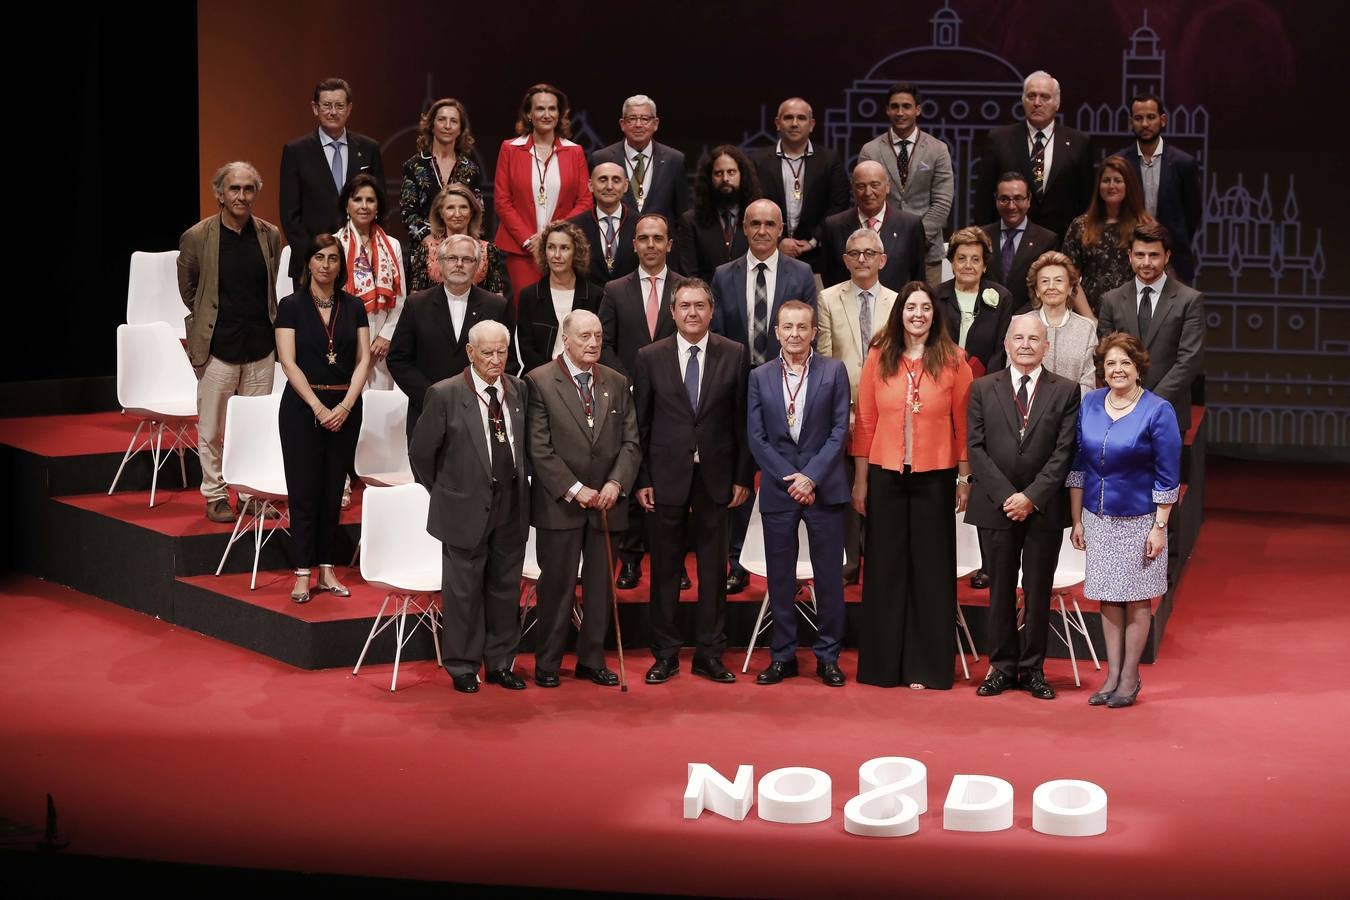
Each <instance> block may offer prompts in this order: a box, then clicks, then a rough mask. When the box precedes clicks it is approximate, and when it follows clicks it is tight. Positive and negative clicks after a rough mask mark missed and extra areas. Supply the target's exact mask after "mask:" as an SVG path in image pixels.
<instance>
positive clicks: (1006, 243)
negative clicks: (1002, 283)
mask: <svg viewBox="0 0 1350 900" xmlns="http://www.w3.org/2000/svg"><path fill="white" fill-rule="evenodd" d="M1016 243H1017V230H1016V229H1012V228H1005V229H1004V230H1003V260H1002V262H1003V277H1004V278H1007V277H1008V273H1009V272H1010V271H1012V264H1013V257H1014V256H1015V255H1016V254H1017V247H1016V246H1015V245H1016Z"/></svg>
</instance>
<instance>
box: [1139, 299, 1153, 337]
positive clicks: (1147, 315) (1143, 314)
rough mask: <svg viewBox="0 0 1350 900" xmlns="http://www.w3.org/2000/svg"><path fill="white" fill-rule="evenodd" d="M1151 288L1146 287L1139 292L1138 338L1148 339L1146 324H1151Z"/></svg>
mask: <svg viewBox="0 0 1350 900" xmlns="http://www.w3.org/2000/svg"><path fill="white" fill-rule="evenodd" d="M1152 296H1153V288H1151V287H1146V288H1144V289H1143V290H1142V291H1140V292H1139V340H1141V341H1147V340H1148V326H1149V325H1151V324H1153V301H1152V300H1151V299H1150V298H1151V297H1152Z"/></svg>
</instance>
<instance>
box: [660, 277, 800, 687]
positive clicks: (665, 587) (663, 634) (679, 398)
mask: <svg viewBox="0 0 1350 900" xmlns="http://www.w3.org/2000/svg"><path fill="white" fill-rule="evenodd" d="M794 262H795V260H794ZM801 265H802V266H803V267H805V264H804V263H803V264H801ZM671 313H672V316H673V318H674V320H675V327H676V329H677V333H676V334H673V335H671V336H670V337H667V338H662V339H661V340H659V341H656V342H655V343H653V344H650V345H648V346H646V347H643V348H642V350H640V351H639V352H638V357H637V368H636V372H635V378H634V390H633V396H634V399H635V401H636V403H637V418H638V433H639V436H640V439H641V441H642V465H641V467H640V468H639V469H638V481H637V483H638V491H637V499H638V502H639V503H641V504H642V507H643V509H645V510H647V512H648V513H649V514H650V516H649V519H650V523H649V533H650V536H651V548H652V585H651V597H650V611H651V629H652V641H651V645H652V655H653V656H654V657H655V662H653V663H652V666H651V668H650V669H648V670H647V683H648V684H660V683H661V682H663V681H667V680H669V679H670V678H671V677H672V676H674V675H675V674H676V673H677V672H679V670H680V660H679V653H680V644H681V641H680V632H679V629H678V628H677V627H676V625H675V608H676V606H677V605H678V603H679V581H680V564H681V562H682V560H683V558H684V548H685V546H686V544H685V539H686V537H689V538H691V539H692V540H693V542H694V551H695V554H696V557H697V561H698V604H697V606H696V607H695V610H694V623H695V631H696V647H695V650H694V661H693V666H692V669H691V671H692V672H693V673H694V674H695V675H701V676H703V677H705V678H709V679H711V680H713V681H717V682H731V681H735V680H736V676H735V675H733V674H732V673H731V672H730V671H728V670H727V667H726V666H724V665H723V664H722V652H723V651H724V650H725V649H726V643H727V638H726V582H725V580H724V579H725V574H726V561H727V510H728V509H729V508H732V507H737V506H740V505H742V504H744V503H745V502H746V500H748V499H749V497H750V488H751V484H752V480H753V477H754V469H753V463H752V461H751V458H750V449H749V447H748V446H747V444H746V437H745V421H746V418H745V417H746V387H747V381H748V379H749V374H750V372H749V368H748V364H747V358H746V351H745V347H744V346H742V345H741V344H738V343H736V342H735V341H730V340H727V339H726V338H723V337H721V336H719V335H716V334H712V333H710V331H709V326H710V325H711V324H712V314H713V313H712V292H711V290H710V289H709V288H708V285H707V284H705V283H704V282H702V281H699V280H698V279H690V280H689V281H686V282H685V283H684V284H682V285H680V287H679V289H678V290H677V291H676V293H675V301H674V303H673V304H672V305H671Z"/></svg>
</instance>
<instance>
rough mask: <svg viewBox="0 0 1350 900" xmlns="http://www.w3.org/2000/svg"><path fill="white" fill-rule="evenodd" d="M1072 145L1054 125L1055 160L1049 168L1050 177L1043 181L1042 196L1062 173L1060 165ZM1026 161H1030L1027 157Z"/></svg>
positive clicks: (1062, 169) (1062, 168)
mask: <svg viewBox="0 0 1350 900" xmlns="http://www.w3.org/2000/svg"><path fill="white" fill-rule="evenodd" d="M1072 143H1073V142H1072V141H1070V140H1069V139H1068V138H1067V137H1065V136H1064V134H1063V133H1062V132H1061V131H1060V129H1059V126H1058V125H1056V126H1055V158H1054V160H1053V161H1052V164H1051V166H1050V177H1049V178H1047V179H1046V180H1045V190H1043V191H1042V192H1041V193H1042V194H1045V193H1046V192H1047V191H1049V190H1050V185H1052V184H1054V183H1055V181H1056V179H1057V178H1059V175H1060V173H1061V172H1063V171H1064V167H1063V166H1062V165H1061V164H1062V163H1063V162H1064V161H1065V160H1066V159H1067V158H1068V156H1069V147H1070V146H1071V145H1072ZM1028 159H1030V157H1028Z"/></svg>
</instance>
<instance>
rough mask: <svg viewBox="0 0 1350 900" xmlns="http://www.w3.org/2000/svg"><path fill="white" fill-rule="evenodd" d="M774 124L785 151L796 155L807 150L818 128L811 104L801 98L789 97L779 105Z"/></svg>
mask: <svg viewBox="0 0 1350 900" xmlns="http://www.w3.org/2000/svg"><path fill="white" fill-rule="evenodd" d="M773 124H774V127H775V128H777V129H778V138H779V140H781V141H782V142H783V149H784V150H785V151H787V152H788V153H791V154H794V155H795V154H799V153H801V152H802V151H803V150H805V149H806V142H807V140H808V139H809V138H810V137H811V131H812V130H813V129H814V128H815V127H816V118H815V114H814V113H812V112H811V104H809V103H807V102H806V101H805V100H803V99H802V98H801V97H789V98H788V99H786V100H784V101H783V102H782V103H780V104H778V115H776V116H774V117H773Z"/></svg>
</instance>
